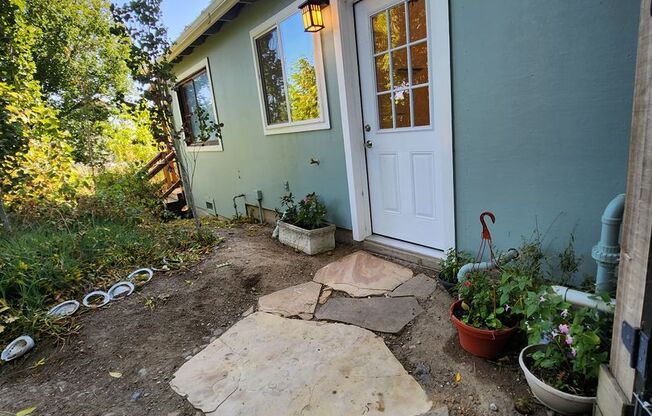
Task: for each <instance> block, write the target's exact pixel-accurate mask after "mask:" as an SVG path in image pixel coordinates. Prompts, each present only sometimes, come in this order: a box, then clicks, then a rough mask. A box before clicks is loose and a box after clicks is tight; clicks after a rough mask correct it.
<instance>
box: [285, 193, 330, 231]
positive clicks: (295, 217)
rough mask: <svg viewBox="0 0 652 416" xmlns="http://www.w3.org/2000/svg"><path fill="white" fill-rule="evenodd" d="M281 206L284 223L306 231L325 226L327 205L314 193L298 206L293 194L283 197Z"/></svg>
mask: <svg viewBox="0 0 652 416" xmlns="http://www.w3.org/2000/svg"><path fill="white" fill-rule="evenodd" d="M281 206H282V208H283V210H284V212H283V214H282V218H281V219H282V221H284V222H287V223H288V224H292V225H296V226H297V227H301V228H304V229H306V230H314V229H316V228H321V227H323V226H324V218H326V205H325V204H324V203H323V202H321V201H320V200H319V197H318V196H317V195H316V194H315V193H314V192H313V193H310V194H308V195H306V196H305V198H303V199H302V200H301V201H299V203H298V204H296V203H295V202H294V196H293V195H292V193H291V192H290V193H288V194H285V195H283V197H281Z"/></svg>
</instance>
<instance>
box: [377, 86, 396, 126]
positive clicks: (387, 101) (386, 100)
mask: <svg viewBox="0 0 652 416" xmlns="http://www.w3.org/2000/svg"><path fill="white" fill-rule="evenodd" d="M378 124H380V128H381V129H391V128H392V127H393V121H392V95H391V94H389V93H388V94H381V95H379V96H378Z"/></svg>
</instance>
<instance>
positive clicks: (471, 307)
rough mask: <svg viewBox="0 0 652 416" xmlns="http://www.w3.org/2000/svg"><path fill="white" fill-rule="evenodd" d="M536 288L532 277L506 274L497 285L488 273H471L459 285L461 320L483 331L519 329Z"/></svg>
mask: <svg viewBox="0 0 652 416" xmlns="http://www.w3.org/2000/svg"><path fill="white" fill-rule="evenodd" d="M533 284H534V283H533V281H532V279H531V278H530V277H529V276H519V275H513V274H511V273H503V274H502V275H501V277H500V279H498V281H496V280H494V279H493V278H492V276H491V275H490V274H489V273H472V274H470V275H469V278H468V280H466V281H464V282H462V283H460V284H459V285H458V291H459V296H460V299H461V300H462V311H461V316H460V320H461V321H462V322H464V323H465V324H467V325H471V326H473V327H475V328H481V329H503V328H510V327H513V326H517V325H518V324H519V322H520V319H521V318H522V316H523V313H524V310H525V297H526V295H527V292H528V290H530V289H532V287H533Z"/></svg>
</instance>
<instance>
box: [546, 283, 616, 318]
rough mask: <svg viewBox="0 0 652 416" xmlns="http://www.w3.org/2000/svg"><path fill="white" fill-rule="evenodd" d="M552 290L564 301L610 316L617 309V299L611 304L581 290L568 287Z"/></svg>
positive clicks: (554, 287)
mask: <svg viewBox="0 0 652 416" xmlns="http://www.w3.org/2000/svg"><path fill="white" fill-rule="evenodd" d="M552 290H554V291H555V293H556V294H558V295H559V296H561V297H562V298H563V299H564V301H566V302H568V303H570V304H573V305H577V306H586V307H588V308H595V309H597V310H599V311H600V312H605V313H610V314H613V313H614V309H615V308H616V300H615V299H611V300H610V301H609V302H604V301H603V300H602V299H600V298H599V297H597V296H596V295H595V294H593V293H586V292H580V291H579V290H575V289H571V288H569V287H566V286H552Z"/></svg>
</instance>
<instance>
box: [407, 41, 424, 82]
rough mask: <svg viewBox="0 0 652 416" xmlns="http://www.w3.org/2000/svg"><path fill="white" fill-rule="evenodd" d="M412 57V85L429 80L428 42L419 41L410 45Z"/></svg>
mask: <svg viewBox="0 0 652 416" xmlns="http://www.w3.org/2000/svg"><path fill="white" fill-rule="evenodd" d="M410 55H411V58H412V85H419V84H425V83H426V82H428V44H427V43H426V42H423V43H419V44H416V45H413V46H411V47H410Z"/></svg>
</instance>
